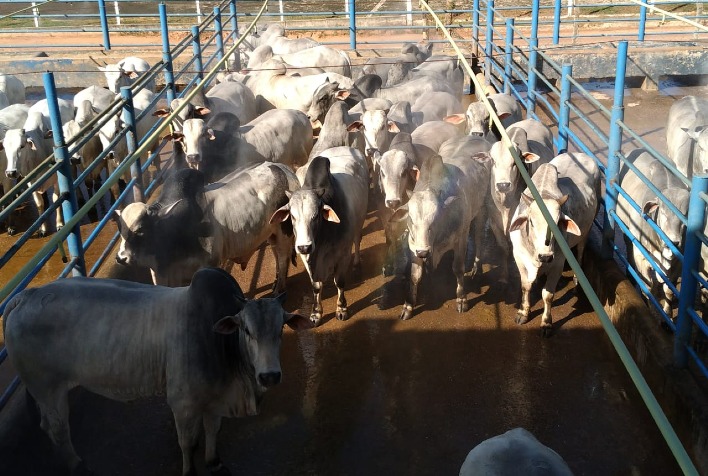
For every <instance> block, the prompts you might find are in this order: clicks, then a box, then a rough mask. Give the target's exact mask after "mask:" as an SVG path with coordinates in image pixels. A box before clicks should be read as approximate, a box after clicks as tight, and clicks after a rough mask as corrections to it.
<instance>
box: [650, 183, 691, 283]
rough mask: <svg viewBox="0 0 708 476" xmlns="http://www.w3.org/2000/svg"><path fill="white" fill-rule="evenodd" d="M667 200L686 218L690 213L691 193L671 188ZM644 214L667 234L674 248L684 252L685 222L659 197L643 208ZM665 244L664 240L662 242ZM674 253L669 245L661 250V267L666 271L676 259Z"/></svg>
mask: <svg viewBox="0 0 708 476" xmlns="http://www.w3.org/2000/svg"><path fill="white" fill-rule="evenodd" d="M664 196H665V197H666V199H667V200H668V201H669V202H671V203H672V204H674V206H676V208H677V209H678V210H679V211H680V212H681V213H682V214H683V215H684V216H685V215H686V212H687V211H688V200H689V191H688V190H686V189H684V188H670V189H668V190H665V191H664ZM642 212H643V213H645V214H646V215H647V216H648V217H649V218H651V219H652V220H653V221H654V222H655V223H656V225H657V226H658V227H659V229H660V230H661V231H663V232H664V233H665V234H666V237H667V238H668V239H669V241H670V242H671V244H672V245H673V247H674V248H676V249H678V250H679V251H683V241H684V236H685V233H686V226H685V225H684V224H683V221H681V219H680V218H679V217H678V215H676V214H675V213H674V212H673V211H671V209H670V208H669V207H668V206H667V205H666V204H665V203H664V202H663V200H662V199H660V198H659V197H656V198H654V199H653V200H648V201H646V202H645V203H644V204H643V206H642ZM662 242H663V240H662ZM675 258H676V256H675V254H674V251H673V249H672V248H671V247H669V246H668V244H666V243H664V245H663V246H662V248H661V265H662V267H663V268H664V270H668V269H669V268H670V267H671V265H672V263H673V261H674V259H675Z"/></svg>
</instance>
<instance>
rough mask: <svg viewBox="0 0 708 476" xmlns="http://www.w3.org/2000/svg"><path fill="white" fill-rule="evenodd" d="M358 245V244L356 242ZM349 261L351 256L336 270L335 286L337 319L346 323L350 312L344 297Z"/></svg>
mask: <svg viewBox="0 0 708 476" xmlns="http://www.w3.org/2000/svg"><path fill="white" fill-rule="evenodd" d="M355 243H356V242H355ZM347 261H349V256H347V258H346V259H345V260H343V261H341V262H340V263H339V265H338V266H337V268H336V269H335V270H334V285H335V286H337V313H336V316H337V319H338V320H340V321H346V320H347V319H349V311H348V309H347V298H346V297H344V285H345V283H346V276H347V268H348V266H347Z"/></svg>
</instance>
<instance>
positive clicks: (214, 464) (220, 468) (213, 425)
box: [204, 414, 231, 476]
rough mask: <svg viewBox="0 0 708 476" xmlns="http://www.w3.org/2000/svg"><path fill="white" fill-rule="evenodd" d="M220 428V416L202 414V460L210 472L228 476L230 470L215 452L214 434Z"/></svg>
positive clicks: (219, 475)
mask: <svg viewBox="0 0 708 476" xmlns="http://www.w3.org/2000/svg"><path fill="white" fill-rule="evenodd" d="M220 428H221V417H220V416H217V415H211V414H205V415H204V461H205V462H206V467H207V469H208V470H209V472H210V473H211V474H214V475H218V476H229V475H230V474H231V471H229V470H228V468H226V466H224V465H223V463H222V462H221V458H219V454H218V453H217V452H216V435H217V434H218V433H219V429H220Z"/></svg>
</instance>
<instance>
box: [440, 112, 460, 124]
mask: <svg viewBox="0 0 708 476" xmlns="http://www.w3.org/2000/svg"><path fill="white" fill-rule="evenodd" d="M443 121H445V122H449V123H450V124H462V123H463V122H465V121H466V119H465V115H464V114H452V115H450V116H446V117H445V118H443Z"/></svg>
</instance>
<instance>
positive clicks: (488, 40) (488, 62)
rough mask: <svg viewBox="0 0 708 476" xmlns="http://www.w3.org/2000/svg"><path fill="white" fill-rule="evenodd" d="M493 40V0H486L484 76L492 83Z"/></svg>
mask: <svg viewBox="0 0 708 476" xmlns="http://www.w3.org/2000/svg"><path fill="white" fill-rule="evenodd" d="M493 42H494V0H489V1H488V2H487V31H486V35H485V39H484V78H485V79H486V81H487V82H488V83H489V84H491V83H492V43H493Z"/></svg>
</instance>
